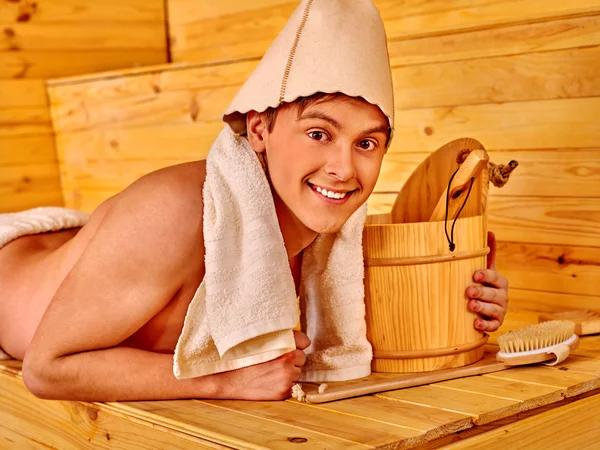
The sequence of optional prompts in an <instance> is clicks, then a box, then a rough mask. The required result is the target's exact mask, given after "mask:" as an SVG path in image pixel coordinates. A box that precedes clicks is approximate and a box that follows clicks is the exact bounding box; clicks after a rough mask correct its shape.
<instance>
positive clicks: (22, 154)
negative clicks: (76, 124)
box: [0, 134, 56, 167]
mask: <svg viewBox="0 0 600 450" xmlns="http://www.w3.org/2000/svg"><path fill="white" fill-rule="evenodd" d="M47 163H56V151H55V147H54V139H53V137H52V135H51V134H42V135H38V136H36V135H30V136H18V137H0V167H8V166H11V165H35V164H47Z"/></svg>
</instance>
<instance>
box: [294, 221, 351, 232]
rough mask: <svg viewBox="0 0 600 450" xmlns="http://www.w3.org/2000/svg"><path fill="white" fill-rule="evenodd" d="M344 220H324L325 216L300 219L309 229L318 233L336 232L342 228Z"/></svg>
mask: <svg viewBox="0 0 600 450" xmlns="http://www.w3.org/2000/svg"><path fill="white" fill-rule="evenodd" d="M348 219H349V217H347V218H346V219H345V220H343V221H341V220H326V219H325V218H316V217H309V218H306V220H302V223H303V224H304V225H305V226H306V227H307V228H308V229H310V230H312V231H314V232H315V233H318V234H332V233H337V232H338V231H340V230H341V229H342V227H343V226H344V224H345V223H346V221H347V220H348Z"/></svg>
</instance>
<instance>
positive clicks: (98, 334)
mask: <svg viewBox="0 0 600 450" xmlns="http://www.w3.org/2000/svg"><path fill="white" fill-rule="evenodd" d="M182 178H184V179H185V177H182ZM186 183H187V185H186ZM189 184H190V182H189V181H185V180H178V179H176V178H175V177H173V176H171V175H168V172H162V173H161V172H160V171H159V172H157V173H154V174H151V175H150V176H146V177H144V178H142V179H141V180H139V181H137V182H136V183H134V184H133V185H132V186H130V187H129V188H128V189H127V190H126V191H125V192H123V193H122V194H121V196H120V199H119V201H118V202H117V203H116V204H115V205H114V206H113V208H112V209H111V211H109V212H108V213H107V215H106V217H105V218H104V220H103V222H102V224H101V225H100V227H99V228H98V230H97V232H96V235H95V236H94V237H93V239H92V240H91V241H90V243H89V244H88V246H87V248H86V249H85V250H84V252H83V254H82V256H81V257H80V259H79V260H78V261H77V263H76V264H75V266H74V267H73V269H72V270H71V272H70V273H69V274H68V276H67V277H66V279H65V280H64V282H63V283H62V285H61V286H60V288H59V289H58V291H57V293H56V294H55V296H54V298H53V299H52V301H51V303H50V305H49V307H48V309H47V311H46V313H45V314H44V316H43V318H42V321H41V323H40V325H39V327H38V329H37V331H36V333H35V336H34V338H33V340H32V343H31V346H30V348H29V350H28V352H27V354H26V355H25V359H24V363H23V377H24V381H25V383H26V385H27V387H28V388H29V389H30V390H31V391H32V392H33V393H35V394H36V395H39V396H40V397H46V398H61V399H85V400H128V399H159V398H185V397H198V396H200V397H213V396H220V395H222V394H223V393H222V392H220V390H219V389H218V385H219V383H218V382H216V380H215V377H216V376H215V377H213V378H212V379H211V378H210V377H206V378H203V379H201V380H200V379H198V380H187V381H179V380H177V379H176V378H175V377H174V376H173V373H172V355H165V354H157V353H152V352H148V351H143V350H139V349H134V348H125V347H116V346H117V345H119V344H120V343H122V342H123V341H124V340H125V339H126V338H128V337H129V336H131V335H132V334H133V333H135V332H136V331H137V330H138V329H139V328H141V327H142V326H143V325H144V324H146V323H147V322H148V321H149V320H150V319H151V318H152V317H153V316H154V315H156V314H157V313H158V312H159V311H161V310H162V309H163V308H164V307H165V306H166V305H167V304H168V303H169V301H170V300H171V299H172V298H173V297H174V296H175V295H176V294H177V293H178V291H179V290H180V289H181V287H182V283H183V280H184V279H185V278H186V277H188V276H189V273H188V271H189V270H201V271H202V272H203V263H202V264H201V265H196V264H193V265H190V264H189V262H190V261H198V260H199V261H203V253H204V251H203V239H202V220H201V216H202V205H201V204H200V205H199V206H198V207H197V208H193V209H191V210H190V208H189V204H190V203H189V201H184V200H182V198H189V196H190V195H191V196H192V197H193V198H194V201H197V200H198V199H199V200H200V201H201V194H200V195H198V194H193V193H190V191H189V189H192V188H195V189H199V191H200V192H201V189H202V186H201V185H199V186H189ZM198 184H200V183H198ZM198 211H199V213H198ZM192 215H193V216H195V217H191V216H192ZM198 252H200V255H199V254H198ZM190 266H193V267H190Z"/></svg>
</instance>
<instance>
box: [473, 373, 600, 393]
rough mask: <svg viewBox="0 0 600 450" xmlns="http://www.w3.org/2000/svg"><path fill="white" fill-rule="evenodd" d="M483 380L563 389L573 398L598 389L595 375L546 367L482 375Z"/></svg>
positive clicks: (599, 383) (599, 380)
mask: <svg viewBox="0 0 600 450" xmlns="http://www.w3.org/2000/svg"><path fill="white" fill-rule="evenodd" d="M482 377H483V378H488V377H489V378H495V379H503V380H514V381H522V382H525V383H531V384H536V385H538V386H539V387H540V388H541V387H542V386H552V387H558V388H563V389H564V390H565V392H564V394H563V395H564V396H565V397H566V398H568V397H574V396H576V395H579V394H583V393H584V392H588V391H592V390H594V389H598V388H599V387H600V378H599V377H598V376H596V375H592V374H587V373H582V372H575V371H570V370H569V371H565V370H558V369H556V368H554V367H547V366H531V367H530V366H522V367H516V368H514V369H510V370H505V371H503V372H497V373H493V374H486V375H482Z"/></svg>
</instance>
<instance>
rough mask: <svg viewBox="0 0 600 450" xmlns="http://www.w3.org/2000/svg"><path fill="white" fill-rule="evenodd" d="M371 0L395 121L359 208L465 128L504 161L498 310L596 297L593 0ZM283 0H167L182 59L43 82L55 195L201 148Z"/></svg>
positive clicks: (94, 197) (388, 198)
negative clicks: (386, 53) (51, 125)
mask: <svg viewBox="0 0 600 450" xmlns="http://www.w3.org/2000/svg"><path fill="white" fill-rule="evenodd" d="M375 3H376V4H377V5H378V6H379V8H380V11H381V13H382V17H383V18H384V21H385V24H386V28H387V31H388V36H389V47H390V56H391V60H392V66H393V67H392V69H393V76H394V83H395V89H396V101H397V104H396V108H397V123H396V127H397V134H396V139H395V141H394V143H393V145H392V148H391V149H390V152H389V154H388V156H387V157H386V161H385V163H384V167H383V170H382V175H381V178H380V180H379V183H378V184H377V187H376V192H375V194H374V195H373V197H372V202H371V206H372V210H371V211H372V212H377V211H385V210H387V209H389V208H390V206H391V204H392V202H393V200H394V196H395V192H397V191H398V190H399V189H400V187H401V186H402V183H403V182H404V180H405V179H406V177H407V176H408V174H410V173H411V172H412V170H414V168H415V167H416V166H417V165H418V163H419V162H420V161H422V160H423V159H424V158H425V157H426V155H427V154H428V153H429V152H431V151H433V150H435V149H436V148H438V147H439V146H441V145H442V144H444V143H446V142H447V141H450V140H452V139H455V138H459V137H465V136H468V137H473V138H476V139H478V140H480V141H481V142H482V143H483V144H484V146H485V147H486V148H487V149H488V151H489V152H490V155H491V158H492V160H493V161H495V162H500V163H502V162H504V163H506V162H508V160H510V159H517V160H518V161H519V163H520V166H519V168H518V169H517V171H516V172H515V173H514V175H513V178H512V179H511V181H510V182H509V183H508V185H507V186H506V187H504V188H502V189H496V188H493V187H492V189H491V198H490V204H489V213H490V228H491V229H492V230H493V231H495V233H496V235H497V237H498V239H499V254H498V263H499V268H500V270H501V271H502V272H503V273H505V274H506V275H507V276H508V278H509V280H510V282H511V304H512V305H513V307H518V308H526V309H535V310H564V309H570V308H578V307H599V306H598V305H600V293H598V291H597V289H598V288H600V125H598V120H597V117H598V116H599V115H600V63H599V62H598V61H600V3H599V2H598V1H597V0H594V1H591V0H576V1H571V2H559V1H546V2H540V1H537V0H516V1H515V0H510V1H508V0H496V1H494V2H489V1H487V0H486V1H483V0H479V1H478V0H444V1H442V0H431V1H427V2H423V1H421V0H407V1H405V2H401V3H399V2H397V1H392V0H375ZM296 5H297V2H296V1H289V2H284V1H281V0H256V1H254V2H242V1H239V0H204V1H202V2H198V1H196V0H170V1H169V2H168V18H169V36H170V42H171V54H172V58H173V60H174V61H179V62H187V63H193V66H191V67H189V68H187V69H186V68H184V67H177V66H169V67H166V68H165V67H163V68H155V69H149V70H146V71H138V72H137V73H133V74H128V75H127V76H123V77H121V76H119V74H112V75H111V74H107V75H102V76H97V77H95V78H94V79H74V80H73V79H71V80H59V81H56V82H55V83H53V85H52V86H51V88H50V91H51V98H52V103H53V111H54V112H53V114H54V116H55V119H56V120H55V126H56V128H57V130H58V133H59V135H58V137H57V142H58V151H59V155H60V158H61V161H63V162H64V168H65V169H64V187H65V194H66V204H67V205H70V206H74V207H79V208H82V209H86V210H91V209H92V208H93V207H94V206H95V205H97V204H98V203H99V202H100V201H101V200H103V199H104V198H106V197H107V196H109V195H112V194H113V193H115V192H118V191H119V190H121V189H122V188H123V187H125V186H126V185H127V184H128V183H130V182H131V181H133V180H134V179H135V178H137V177H138V176H140V175H142V174H144V173H146V172H148V171H150V170H153V169H155V168H158V167H162V166H163V165H168V164H172V163H177V162H180V161H187V160H190V159H196V158H202V157H204V155H205V154H206V151H207V149H208V146H209V145H210V142H212V139H213V138H214V136H216V134H217V132H218V130H219V129H220V128H221V126H222V124H221V122H220V117H221V114H222V112H223V110H224V108H225V107H226V105H227V104H228V103H229V101H230V100H231V98H232V97H233V95H234V94H235V92H236V91H237V89H238V88H239V86H240V85H241V84H242V83H243V81H244V80H245V79H246V77H247V75H248V74H249V73H250V72H251V70H252V69H253V68H254V66H255V65H256V63H257V62H258V60H259V59H260V57H261V56H262V54H263V53H264V51H265V50H266V48H267V47H268V45H269V43H270V42H271V41H272V39H273V38H274V37H275V36H276V35H277V33H278V32H279V30H280V29H281V28H282V27H283V25H284V23H285V21H286V20H287V18H288V17H289V15H290V14H291V12H292V11H293V9H294V8H295V6H296ZM242 36H243V38H241V37H242ZM84 146H85V151H81V149H82V148H84Z"/></svg>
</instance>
